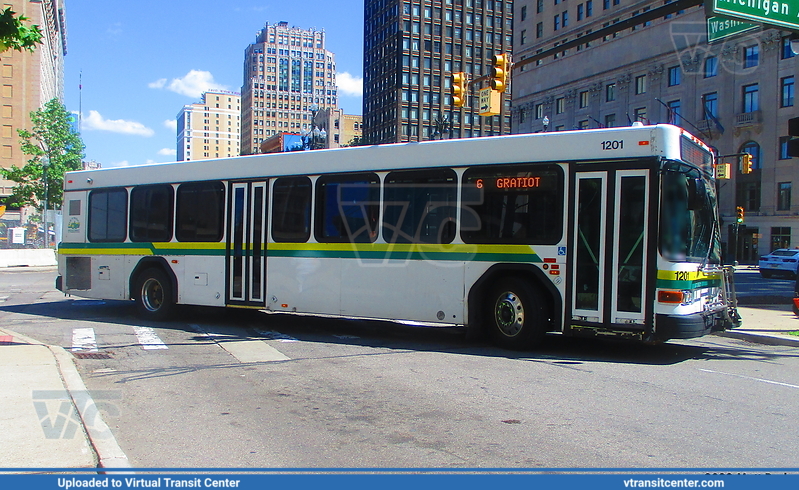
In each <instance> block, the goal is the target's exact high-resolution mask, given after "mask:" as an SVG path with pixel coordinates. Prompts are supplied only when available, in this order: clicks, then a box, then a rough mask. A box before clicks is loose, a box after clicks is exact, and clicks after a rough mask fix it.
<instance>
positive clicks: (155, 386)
mask: <svg viewBox="0 0 799 490" xmlns="http://www.w3.org/2000/svg"><path fill="white" fill-rule="evenodd" d="M53 277H54V273H53V272H52V271H41V272H37V271H30V272H11V273H8V272H0V299H3V300H4V303H3V304H2V306H0V319H2V325H3V326H4V327H5V328H8V329H11V330H13V331H16V332H19V333H21V334H24V335H26V336H28V337H31V338H34V339H36V340H38V341H41V342H44V343H47V344H52V345H56V346H61V347H64V348H65V349H67V350H69V351H70V352H72V355H73V356H74V357H75V361H74V362H75V363H76V366H77V368H78V371H79V373H80V375H81V377H82V379H83V382H84V383H85V385H86V387H87V389H88V390H89V392H90V393H92V394H93V395H94V397H95V400H96V401H98V406H99V407H100V409H101V410H100V411H101V413H102V418H103V420H104V421H105V422H106V423H107V424H108V426H109V427H110V431H111V432H112V433H113V436H114V437H115V439H116V441H117V442H118V443H119V446H120V447H121V448H122V450H123V451H124V452H125V454H126V455H127V458H128V459H129V460H130V464H131V465H132V466H134V467H139V468H168V467H193V468H197V467H218V468H236V467H247V468H252V467H269V468H273V467H277V468H299V467H301V468H314V467H318V468H331V467H335V468H341V467H357V468H363V467H445V468H461V467H464V468H512V467H519V468H521V467H524V468H558V467H560V468H574V467H590V468H602V467H622V468H630V467H634V468H639V467H640V468H652V467H670V468H700V467H714V468H718V467H736V468H773V467H789V466H795V462H796V461H797V459H799V431H796V420H797V416H798V415H799V408H798V407H799V350H797V348H796V347H794V346H784V345H774V346H771V345H763V344H758V343H752V342H748V341H746V340H738V339H731V338H723V337H718V336H707V337H704V338H702V339H698V340H692V341H680V342H669V343H666V344H663V345H659V346H644V345H639V344H629V343H614V342H600V341H589V340H575V339H566V338H561V337H558V336H554V337H552V338H549V339H548V340H547V341H546V342H545V345H544V346H543V347H542V348H541V349H538V350H536V351H535V352H526V353H516V352H509V351H504V350H501V349H497V348H494V347H491V346H489V345H485V344H480V343H474V342H468V341H466V340H465V339H464V338H463V335H462V332H460V331H457V330H450V329H440V330H439V329H422V328H414V327H409V326H402V325H396V324H389V323H383V322H370V321H354V320H334V319H325V318H317V317H290V316H283V315H266V314H263V313H257V312H236V311H232V310H221V309H219V310H218V309H197V308H193V309H188V308H184V309H181V310H180V315H179V317H178V318H177V319H176V320H174V321H171V322H163V323H147V324H145V323H142V322H141V321H139V320H138V319H137V318H136V317H135V316H133V308H132V305H130V304H128V303H125V302H110V301H109V302H106V301H94V300H83V299H78V298H65V297H64V296H63V295H62V294H60V293H58V292H57V291H54V290H53V288H52V280H53ZM762 311H763V312H766V311H767V310H765V309H764V310H762ZM756 312H757V310H755V315H754V316H753V318H754V317H756V316H757V314H756ZM764 314H765V313H764ZM780 314H783V313H780ZM784 315H785V318H786V321H788V320H793V318H790V316H789V314H784Z"/></svg>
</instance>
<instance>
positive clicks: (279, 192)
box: [272, 177, 311, 243]
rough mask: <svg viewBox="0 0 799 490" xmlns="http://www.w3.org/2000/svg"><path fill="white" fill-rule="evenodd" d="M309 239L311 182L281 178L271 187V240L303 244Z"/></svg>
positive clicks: (306, 178)
mask: <svg viewBox="0 0 799 490" xmlns="http://www.w3.org/2000/svg"><path fill="white" fill-rule="evenodd" d="M309 238H311V180H310V179H309V178H308V177H281V178H279V179H275V184H274V186H273V187H272V240H274V241H276V242H289V243H304V242H307V241H308V239H309Z"/></svg>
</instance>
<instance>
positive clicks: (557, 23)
mask: <svg viewBox="0 0 799 490" xmlns="http://www.w3.org/2000/svg"><path fill="white" fill-rule="evenodd" d="M552 22H553V24H554V27H555V30H556V31H557V30H558V29H560V15H556V16H555V17H554V18H553V20H552Z"/></svg>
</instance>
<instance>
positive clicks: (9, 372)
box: [0, 329, 130, 469]
mask: <svg viewBox="0 0 799 490" xmlns="http://www.w3.org/2000/svg"><path fill="white" fill-rule="evenodd" d="M0 380H2V381H0V383H2V385H1V386H2V397H0V427H2V430H0V467H2V468H5V469H8V468H11V469H25V468H34V469H44V468H86V469H94V468H98V467H105V468H109V467H117V468H119V467H121V468H129V467H130V464H129V463H128V460H127V457H126V456H125V454H124V453H123V452H122V450H121V449H120V448H119V446H118V445H117V443H116V440H115V439H114V437H113V435H112V434H111V431H110V429H109V428H108V426H106V425H105V423H104V422H103V421H102V419H101V417H100V414H99V412H98V410H97V407H96V406H95V404H94V401H93V400H92V398H91V396H89V392H88V391H87V390H86V387H85V385H84V384H83V380H82V379H81V378H80V375H79V373H78V370H77V368H76V367H75V364H74V361H73V357H72V355H71V354H69V353H68V352H67V351H65V350H64V349H63V348H62V347H58V346H48V345H44V344H41V343H39V342H37V341H35V340H33V339H30V338H27V337H25V336H23V335H20V334H17V333H14V332H11V331H8V330H4V329H0Z"/></svg>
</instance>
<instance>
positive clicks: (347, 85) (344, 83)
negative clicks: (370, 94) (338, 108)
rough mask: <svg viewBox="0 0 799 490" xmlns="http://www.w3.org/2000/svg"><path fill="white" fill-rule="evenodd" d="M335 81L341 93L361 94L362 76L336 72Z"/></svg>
mask: <svg viewBox="0 0 799 490" xmlns="http://www.w3.org/2000/svg"><path fill="white" fill-rule="evenodd" d="M336 83H337V84H338V90H339V92H341V95H346V96H350V97H362V96H363V78H361V77H354V76H352V75H350V74H349V73H348V72H346V71H345V72H343V73H336Z"/></svg>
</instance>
